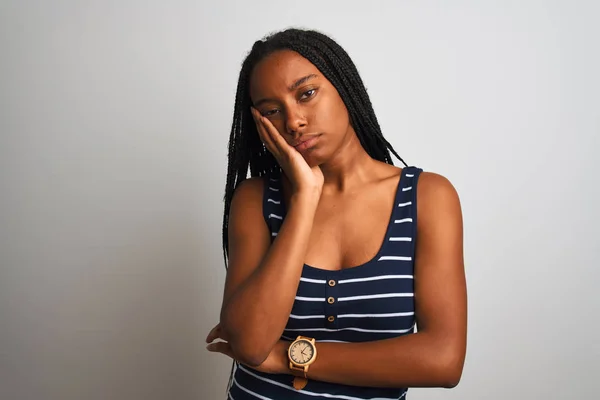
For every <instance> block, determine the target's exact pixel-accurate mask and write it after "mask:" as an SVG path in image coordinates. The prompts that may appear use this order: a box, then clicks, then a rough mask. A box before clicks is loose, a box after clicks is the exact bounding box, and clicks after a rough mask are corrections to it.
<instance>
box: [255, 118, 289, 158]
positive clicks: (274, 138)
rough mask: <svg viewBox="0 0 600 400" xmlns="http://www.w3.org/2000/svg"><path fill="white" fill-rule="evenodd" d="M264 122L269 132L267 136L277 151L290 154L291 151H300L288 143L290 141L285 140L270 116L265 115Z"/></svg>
mask: <svg viewBox="0 0 600 400" xmlns="http://www.w3.org/2000/svg"><path fill="white" fill-rule="evenodd" d="M262 122H263V125H264V128H265V130H266V132H267V136H268V137H269V139H270V140H271V142H272V143H273V146H274V147H275V151H277V152H278V153H280V154H290V152H295V151H296V152H297V151H298V150H296V149H295V148H294V147H293V146H291V145H290V144H288V142H286V141H285V139H284V138H283V136H282V135H281V133H279V131H278V130H277V128H275V126H274V125H273V123H272V122H271V121H269V119H268V118H264V117H263V119H262Z"/></svg>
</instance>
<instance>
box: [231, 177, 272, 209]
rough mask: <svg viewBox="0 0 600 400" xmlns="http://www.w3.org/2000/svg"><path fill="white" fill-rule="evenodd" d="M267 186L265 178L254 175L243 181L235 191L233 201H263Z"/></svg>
mask: <svg viewBox="0 0 600 400" xmlns="http://www.w3.org/2000/svg"><path fill="white" fill-rule="evenodd" d="M264 187H265V179H264V178H262V177H252V178H247V179H244V180H243V181H241V182H240V183H239V184H238V185H237V187H236V188H235V191H234V192H233V199H232V206H233V203H240V202H241V203H247V202H248V201H250V202H255V201H261V200H262V197H263V191H264Z"/></svg>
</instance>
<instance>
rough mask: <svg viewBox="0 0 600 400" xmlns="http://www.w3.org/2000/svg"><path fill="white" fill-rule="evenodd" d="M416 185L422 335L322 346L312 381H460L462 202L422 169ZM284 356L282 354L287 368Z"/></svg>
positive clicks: (463, 323)
mask: <svg viewBox="0 0 600 400" xmlns="http://www.w3.org/2000/svg"><path fill="white" fill-rule="evenodd" d="M417 190H418V192H417V196H418V208H419V214H418V218H417V236H418V238H417V241H416V243H417V244H416V255H415V302H416V318H417V325H418V328H419V329H418V333H415V334H409V335H406V336H401V337H398V338H393V339H387V340H381V341H375V342H366V343H317V349H318V356H317V359H316V361H315V362H314V363H313V364H312V365H311V367H310V369H309V371H308V377H309V379H310V378H312V379H315V380H320V381H327V382H333V383H341V384H347V385H355V386H374V387H427V386H429V387H432V386H434V387H454V386H456V385H457V384H458V382H459V380H460V376H461V373H462V368H463V364H464V359H465V352H466V332H467V296H466V283H465V274H464V267H463V239H462V216H461V209H460V203H459V199H458V195H457V194H456V192H455V190H454V188H453V187H452V185H451V184H450V182H448V181H447V180H446V179H445V178H443V177H441V176H439V175H435V174H430V173H423V174H422V175H421V178H420V181H419V184H418V189H417ZM284 345H285V344H284V343H282V344H281V346H282V347H284ZM286 361H287V360H286V359H285V358H284V356H283V355H282V356H281V363H282V365H281V367H282V371H283V370H285V369H287V367H286V366H284V365H283V363H285V362H286ZM287 373H289V369H287Z"/></svg>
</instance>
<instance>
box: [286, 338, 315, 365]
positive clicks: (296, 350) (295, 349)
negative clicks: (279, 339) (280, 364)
mask: <svg viewBox="0 0 600 400" xmlns="http://www.w3.org/2000/svg"><path fill="white" fill-rule="evenodd" d="M314 355H315V348H314V347H313V344H312V343H311V342H309V341H308V340H298V341H297V342H294V343H292V346H291V347H290V358H291V359H292V361H293V362H295V363H296V364H300V365H302V364H306V363H308V362H309V361H310V360H312V358H313V357H314Z"/></svg>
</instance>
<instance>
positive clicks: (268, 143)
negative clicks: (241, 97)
mask: <svg viewBox="0 0 600 400" xmlns="http://www.w3.org/2000/svg"><path fill="white" fill-rule="evenodd" d="M251 109H252V116H253V117H254V122H255V123H256V130H257V131H258V136H259V137H260V140H261V141H262V142H263V144H264V145H265V147H266V148H267V150H269V151H270V152H271V153H272V154H273V155H274V156H275V157H276V158H277V156H278V155H277V154H276V152H277V147H276V146H275V143H273V140H272V139H271V137H270V135H269V133H268V131H267V127H266V126H265V122H264V121H265V120H266V118H265V117H263V116H262V115H261V114H260V112H259V111H258V110H257V109H256V108H254V107H251Z"/></svg>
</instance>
